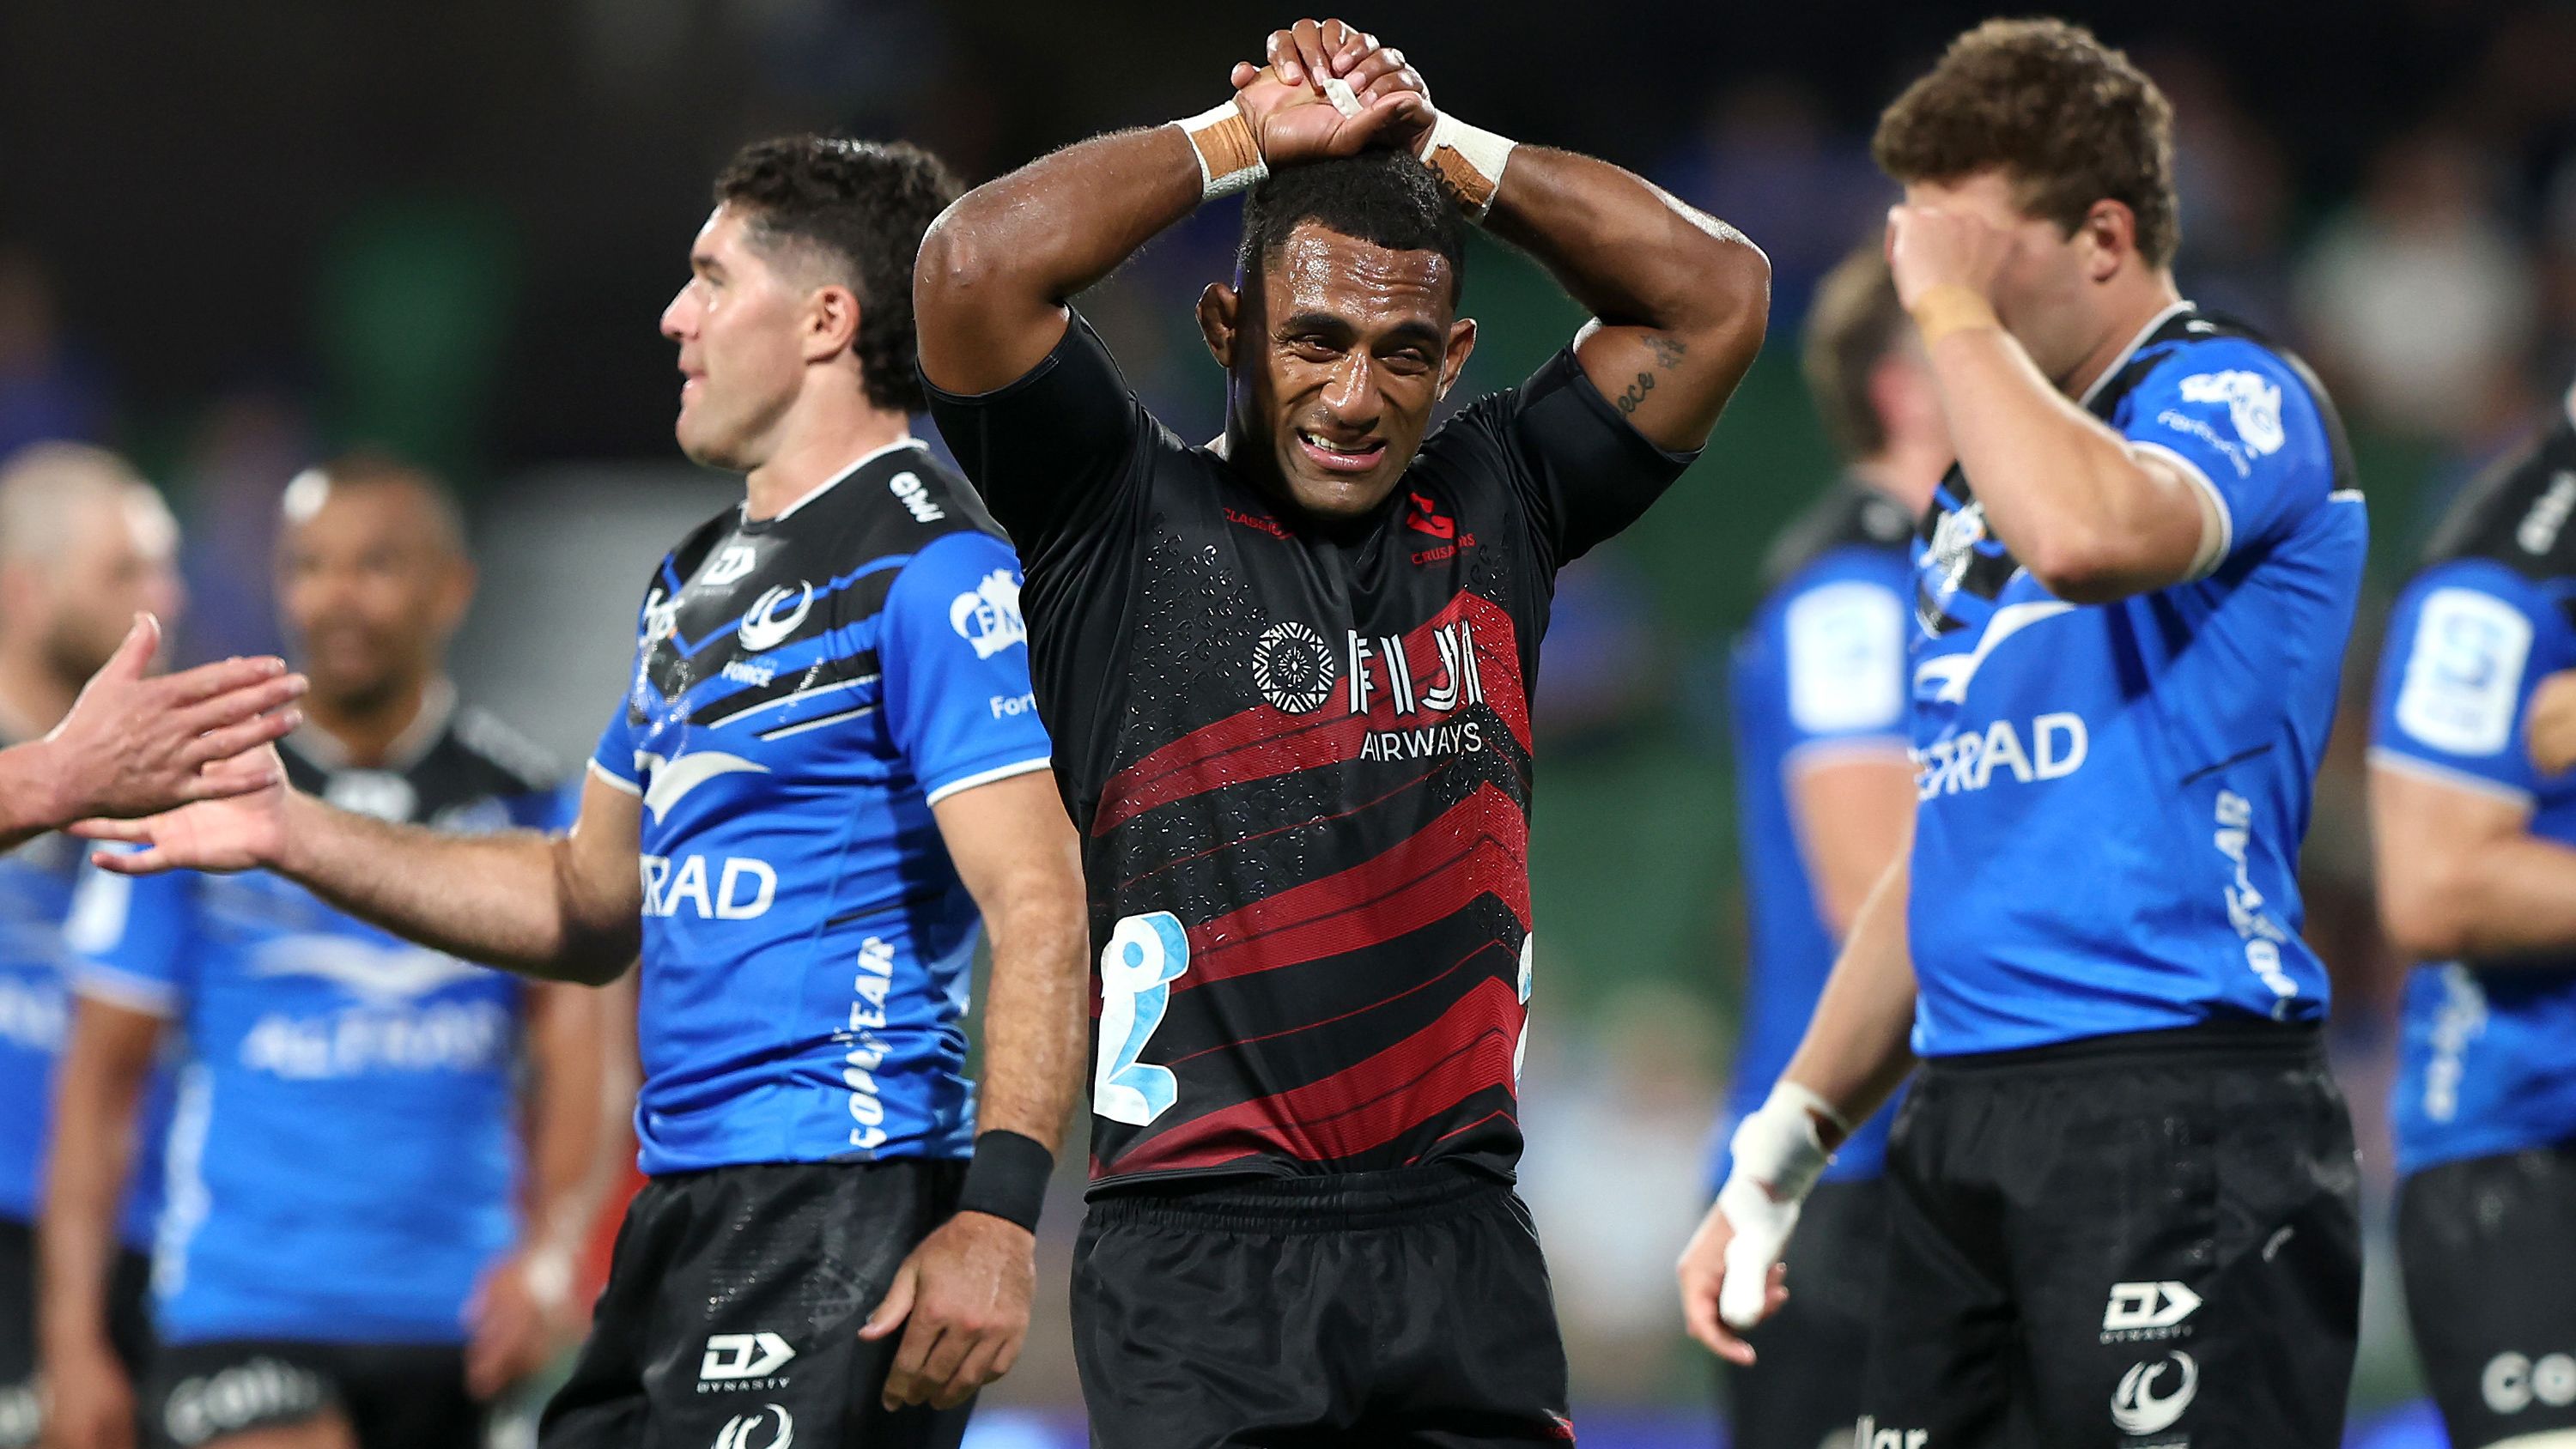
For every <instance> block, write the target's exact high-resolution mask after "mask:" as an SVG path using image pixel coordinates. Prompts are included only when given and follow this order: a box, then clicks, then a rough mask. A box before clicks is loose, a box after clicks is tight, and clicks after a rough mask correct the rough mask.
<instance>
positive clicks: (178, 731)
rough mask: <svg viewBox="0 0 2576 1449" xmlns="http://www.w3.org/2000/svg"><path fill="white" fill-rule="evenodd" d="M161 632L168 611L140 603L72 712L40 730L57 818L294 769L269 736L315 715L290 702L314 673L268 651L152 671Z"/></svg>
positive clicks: (191, 796)
mask: <svg viewBox="0 0 2576 1449" xmlns="http://www.w3.org/2000/svg"><path fill="white" fill-rule="evenodd" d="M160 642H161V626H160V623H159V622H158V621H157V620H155V619H154V618H153V617H152V616H151V615H149V614H141V615H137V616H136V617H135V621H134V627H133V628H132V629H131V630H129V631H128V632H127V633H126V636H125V642H124V643H122V644H120V645H118V646H117V650H116V653H115V655H114V656H113V657H111V658H110V659H109V660H108V661H107V663H106V664H105V665H104V666H102V667H101V668H100V669H99V671H98V673H97V674H96V675H95V676H93V677H92V678H91V679H90V681H89V683H88V684H87V685H86V686H84V687H83V688H82V690H81V692H80V698H79V699H77V700H76V701H74V702H73V704H72V708H71V713H70V714H68V715H65V716H64V717H63V721H62V723H60V724H58V725H56V726H55V727H54V729H53V731H52V733H50V734H48V735H46V736H45V738H44V739H43V740H42V741H41V742H40V744H41V748H42V749H43V751H44V754H45V756H46V768H45V779H44V780H43V781H42V784H43V786H44V787H45V789H46V790H47V792H48V797H49V800H50V804H49V806H48V812H47V813H48V814H49V815H50V816H51V821H50V823H53V824H63V823H67V822H70V821H73V820H80V819H85V818H87V817H91V816H108V817H115V818H130V817H133V816H138V815H149V814H151V813H152V812H154V811H157V810H167V809H169V808H171V807H172V806H174V805H181V804H185V803H187V802H189V801H195V800H217V799H223V798H226V797H230V796H235V795H242V794H246V793H249V792H252V791H257V790H262V789H266V788H268V787H270V786H272V785H274V784H275V783H277V781H278V780H279V779H281V778H282V777H283V776H282V772H281V771H280V770H279V767H278V764H277V759H276V757H275V756H274V755H273V754H271V753H269V752H268V751H267V750H266V749H265V748H264V747H265V746H266V745H268V744H269V742H270V741H272V740H275V739H277V738H278V737H280V736H282V735H284V734H286V733H287V732H288V731H289V730H292V729H294V728H295V727H296V726H297V725H298V724H300V723H302V722H303V718H302V715H301V714H300V713H299V712H297V711H295V710H293V709H289V708H287V706H288V705H290V704H292V703H293V702H294V701H295V700H296V699H297V698H299V697H301V696H302V695H303V693H304V689H305V681H304V677H303V676H302V675H300V674H291V673H289V672H287V668H286V665H285V663H284V662H283V661H281V660H278V659H274V658H258V659H226V660H221V661H219V662H217V663H213V664H206V665H200V666H199V667H197V668H195V669H189V670H184V671H182V672H180V673H177V674H171V675H165V676H162V677H159V678H153V677H150V676H148V675H147V673H146V671H147V670H148V669H149V668H150V667H151V663H152V656H153V653H154V652H155V651H156V650H157V649H158V648H159V647H160Z"/></svg>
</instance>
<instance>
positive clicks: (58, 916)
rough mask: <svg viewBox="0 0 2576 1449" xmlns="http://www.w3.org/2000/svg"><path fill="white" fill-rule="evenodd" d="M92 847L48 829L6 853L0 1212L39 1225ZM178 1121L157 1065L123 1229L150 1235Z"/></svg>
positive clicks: (0, 881) (1, 926)
mask: <svg viewBox="0 0 2576 1449" xmlns="http://www.w3.org/2000/svg"><path fill="white" fill-rule="evenodd" d="M86 849H87V847H86V846H85V845H84V844H83V843H82V842H80V841H78V840H75V839H73V838H71V837H70V836H68V835H40V836H37V837H36V838H35V839H33V840H30V841H28V842H27V843H25V844H24V845H21V846H19V847H18V848H17V849H16V850H13V851H9V852H7V853H5V854H0V1103H6V1104H7V1105H6V1106H5V1107H0V1219H6V1220H9V1221H12V1222H19V1223H32V1222H34V1221H35V1220H36V1216H37V1214H38V1213H39V1212H41V1211H42V1210H43V1206H44V1165H45V1153H46V1145H47V1142H48V1140H49V1139H50V1137H51V1134H52V1127H53V1099H54V1067H55V1063H56V1061H57V1060H58V1059H59V1058H60V1057H61V1055H62V1050H63V1043H64V1040H65V1037H66V1035H67V1034H68V1033H69V1031H70V1029H71V999H70V986H69V983H68V980H67V974H66V973H67V969H68V966H69V959H70V952H69V951H68V950H67V949H66V947H65V946H64V944H63V925H64V921H65V920H66V918H68V917H69V916H70V914H71V908H72V888H73V884H74V882H75V881H77V880H78V879H79V876H80V868H81V859H82V853H83V851H85V850H86ZM169 1125H170V1078H169V1076H168V1074H167V1073H164V1072H155V1073H153V1075H152V1080H151V1084H150V1085H149V1086H148V1087H147V1088H146V1089H145V1093H144V1100H143V1108H142V1111H141V1113H140V1114H139V1117H138V1120H137V1122H136V1124H135V1133H136V1141H137V1142H138V1143H139V1144H140V1148H139V1150H138V1151H137V1152H136V1153H135V1162H134V1179H133V1182H132V1184H131V1186H130V1188H129V1189H128V1191H127V1193H126V1198H125V1216H124V1220H123V1223H122V1224H121V1231H122V1235H123V1237H124V1239H125V1241H126V1243H127V1244H128V1245H130V1246H134V1247H141V1246H142V1245H144V1244H146V1243H148V1242H149V1241H151V1237H152V1220H153V1218H154V1216H155V1215H157V1214H158V1213H159V1212H160V1210H161V1158H160V1151H159V1148H160V1142H161V1138H162V1135H163V1134H164V1133H165V1132H166V1131H167V1130H168V1129H169Z"/></svg>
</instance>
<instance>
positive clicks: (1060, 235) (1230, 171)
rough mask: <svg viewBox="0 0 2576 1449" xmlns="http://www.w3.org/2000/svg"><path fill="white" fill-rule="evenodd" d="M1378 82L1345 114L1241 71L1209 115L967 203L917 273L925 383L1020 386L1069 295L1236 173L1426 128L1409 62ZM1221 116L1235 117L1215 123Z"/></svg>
mask: <svg viewBox="0 0 2576 1449" xmlns="http://www.w3.org/2000/svg"><path fill="white" fill-rule="evenodd" d="M1345 29H1347V27H1345ZM1373 50H1374V48H1373ZM1356 63H1357V62H1355V64H1356ZM1370 74H1371V75H1372V77H1375V78H1376V79H1374V80H1373V82H1372V83H1373V86H1374V89H1373V90H1372V91H1371V93H1370V94H1369V95H1368V97H1367V99H1366V101H1365V103H1364V104H1363V105H1362V106H1361V108H1360V109H1359V110H1358V112H1357V113H1356V114H1348V115H1346V114H1344V113H1343V112H1342V111H1341V110H1340V109H1338V108H1336V107H1335V106H1334V104H1333V103H1332V101H1331V100H1330V99H1329V98H1327V97H1326V96H1325V95H1324V93H1323V92H1322V91H1321V90H1320V89H1318V88H1317V87H1315V86H1311V85H1306V84H1298V83H1292V82H1290V81H1288V80H1286V79H1284V78H1283V77H1282V76H1281V74H1280V73H1279V72H1278V71H1275V70H1265V71H1262V72H1260V73H1258V74H1257V75H1255V74H1254V73H1253V72H1252V68H1251V67H1250V66H1240V67H1237V69H1236V77H1237V80H1238V82H1239V89H1238V90H1237V92H1236V95H1235V98H1234V99H1233V100H1232V101H1229V102H1226V103H1224V105H1223V106H1221V107H1220V108H1219V109H1218V111H1211V112H1210V113H1209V116H1203V117H1201V118H1199V119H1198V120H1195V121H1191V122H1188V123H1185V124H1184V125H1181V126H1168V125H1167V126H1157V127H1155V128H1153V129H1151V130H1143V131H1124V132H1119V133H1116V134H1113V135H1107V136H1098V137H1094V138H1093V139H1091V140H1088V141H1085V142H1082V143H1081V144H1079V145H1075V146H1069V147H1067V148H1065V149H1064V150H1061V151H1058V152H1056V153H1055V154H1053V155H1051V156H1046V157H1042V158H1040V159H1038V160H1036V161H1032V162H1030V163H1029V164H1028V165H1026V166H1023V167H1021V168H1020V169H1019V170H1017V171H1014V172H1011V173H1010V174H1009V175H1007V176H1003V177H1000V178H997V179H995V180H993V181H988V182H986V183H985V184H983V185H982V186H979V187H976V188H975V189H974V190H973V191H970V192H968V193H966V194H965V195H964V196H962V197H960V198H958V200H957V202H956V204H955V205H953V206H951V207H949V208H948V210H947V211H946V212H945V213H944V214H942V215H941V216H940V218H939V220H938V221H936V222H934V223H932V225H931V228H930V233H929V235H928V236H927V237H925V238H924V239H923V241H922V246H921V259H920V263H919V265H918V266H917V267H916V268H915V269H914V273H913V307H914V310H915V312H916V313H917V314H918V316H919V319H920V326H921V370H922V375H923V376H924V377H927V378H928V379H929V380H930V382H931V384H932V385H933V386H935V387H939V388H941V389H944V390H946V391H948V392H954V393H980V392H990V391H992V390H993V389H995V388H998V387H1002V386H1004V385H1006V384H1008V383H1010V382H1013V381H1015V380H1017V379H1018V378H1020V377H1022V376H1023V375H1025V374H1026V373H1027V372H1028V371H1029V369H1031V368H1033V367H1035V366H1037V365H1038V364H1039V363H1040V362H1042V361H1044V360H1045V358H1046V356H1047V354H1048V353H1049V352H1051V351H1053V350H1054V349H1055V345H1056V342H1057V340H1058V339H1060V338H1061V337H1063V335H1064V328H1065V319H1066V316H1067V313H1066V310H1065V300H1066V299H1067V298H1069V297H1071V296H1073V295H1074V294H1075V293H1076V292H1079V291H1081V290H1082V289H1083V288H1085V287H1088V286H1090V285H1091V284H1092V283H1094V282H1097V281H1099V280H1100V279H1101V278H1103V277H1106V276H1108V275H1109V273H1110V272H1112V271H1113V270H1115V269H1116V268H1117V267H1118V265H1119V264H1120V263H1122V262H1124V261H1126V260H1127V258H1129V257H1130V256H1133V255H1134V254H1135V253H1136V251H1137V249H1138V248H1140V247H1142V246H1144V245H1145V243H1146V242H1148V241H1150V240H1152V239H1153V238H1154V237H1155V236H1156V235H1158V234H1159V233H1161V232H1162V231H1164V230H1165V229H1166V228H1168V227H1170V226H1172V225H1173V224H1174V223H1176V222H1178V221H1180V220H1181V219H1182V218H1183V217H1185V216H1188V215H1189V214H1190V213H1191V212H1192V211H1194V210H1196V209H1197V208H1198V205H1199V203H1200V201H1201V200H1203V199H1204V198H1205V197H1206V196H1207V195H1209V194H1210V193H1211V192H1212V191H1214V190H1216V189H1217V188H1218V187H1220V186H1221V185H1223V184H1225V183H1226V182H1227V178H1228V177H1229V176H1230V175H1242V176H1250V175H1252V174H1254V173H1253V170H1252V168H1253V167H1254V166H1256V165H1261V166H1287V165H1294V164H1296V163H1298V162H1300V161H1307V160H1321V159H1324V158H1327V157H1333V156H1353V155H1357V154H1359V152H1360V151H1362V150H1363V149H1366V148H1367V147H1369V146H1371V145H1373V144H1378V143H1379V142H1381V141H1382V140H1383V139H1384V138H1385V137H1386V136H1388V135H1389V134H1391V133H1392V131H1393V130H1394V128H1395V127H1396V126H1397V125H1398V124H1399V122H1401V121H1403V120H1405V119H1406V118H1408V117H1409V118H1412V119H1413V120H1414V122H1415V123H1416V124H1419V123H1420V122H1421V120H1422V111H1423V109H1424V106H1425V103H1424V101H1423V99H1422V97H1421V96H1420V94H1419V91H1418V88H1416V89H1408V88H1407V86H1406V84H1405V79H1404V78H1405V74H1406V73H1405V72H1404V71H1403V70H1402V69H1401V67H1400V57H1399V58H1398V60H1396V61H1389V60H1387V59H1385V58H1384V57H1383V55H1382V54H1381V55H1380V56H1379V58H1378V60H1377V62H1376V65H1375V66H1374V67H1373V68H1372V70H1371V72H1370ZM1416 80H1417V85H1418V78H1416ZM1221 112H1230V113H1231V114H1230V115H1229V116H1226V117H1224V118H1222V119H1220V120H1215V121H1212V120H1210V119H1209V117H1217V116H1220V113H1221ZM1238 128H1239V129H1238ZM1244 184H1246V185H1248V184H1249V182H1248V181H1247V182H1245V183H1244Z"/></svg>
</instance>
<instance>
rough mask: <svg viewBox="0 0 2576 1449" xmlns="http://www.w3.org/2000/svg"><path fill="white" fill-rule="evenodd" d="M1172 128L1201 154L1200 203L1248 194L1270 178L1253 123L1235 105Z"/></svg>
mask: <svg viewBox="0 0 2576 1449" xmlns="http://www.w3.org/2000/svg"><path fill="white" fill-rule="evenodd" d="M1172 124H1173V125H1175V126H1178V127H1180V128H1181V134H1182V135H1184V136H1187V137H1189V138H1190V149H1191V150H1192V151H1194V152H1196V153H1197V154H1198V158H1199V200H1201V201H1213V200H1215V199H1216V198H1218V197H1220V196H1232V195H1233V194H1234V193H1236V192H1238V191H1249V190H1251V189H1252V188H1253V187H1255V186H1258V185H1260V184H1261V183H1262V181H1263V180H1264V179H1265V178H1267V177H1268V176H1269V175H1270V164H1269V163H1268V162H1266V161H1264V160H1262V159H1261V138H1260V137H1258V136H1256V135H1254V134H1253V132H1252V122H1251V121H1249V120H1247V119H1246V118H1245V117H1244V114H1243V108H1242V107H1241V106H1238V105H1236V104H1235V103H1234V102H1232V101H1227V102H1225V103H1223V104H1221V105H1216V106H1211V107H1209V108H1208V109H1207V110H1205V111H1202V112H1200V113H1199V114H1197V115H1195V116H1192V117H1190V118H1189V119H1188V120H1186V121H1174V122H1173V123H1172Z"/></svg>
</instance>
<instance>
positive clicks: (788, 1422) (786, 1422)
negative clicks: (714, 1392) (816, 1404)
mask: <svg viewBox="0 0 2576 1449" xmlns="http://www.w3.org/2000/svg"><path fill="white" fill-rule="evenodd" d="M772 1414H776V1415H777V1416H778V1434H777V1437H775V1438H771V1439H754V1438H753V1437H752V1436H753V1435H754V1434H756V1433H758V1432H759V1431H760V1426H761V1424H762V1422H763V1421H765V1420H767V1419H768V1417H769V1416H770V1415H772ZM795 1442H796V1420H795V1419H793V1418H791V1417H790V1416H789V1415H788V1412H787V1410H786V1408H785V1407H784V1406H782V1405H779V1404H764V1405H762V1406H761V1407H760V1410H759V1411H758V1412H757V1413H750V1414H736V1415H734V1416H733V1417H732V1418H731V1419H729V1420H727V1421H725V1426H724V1429H723V1431H722V1432H720V1433H718V1434H717V1435H716V1442H715V1445H714V1449H788V1446H789V1445H791V1444H794V1443H795Z"/></svg>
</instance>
